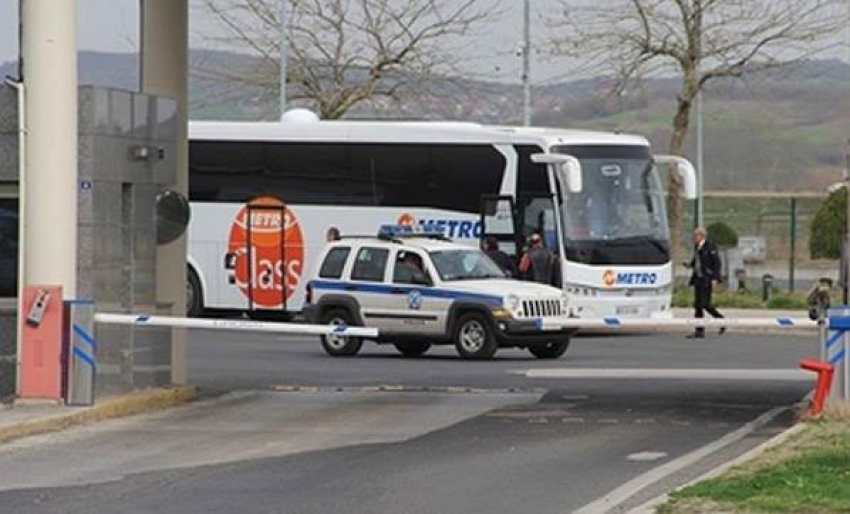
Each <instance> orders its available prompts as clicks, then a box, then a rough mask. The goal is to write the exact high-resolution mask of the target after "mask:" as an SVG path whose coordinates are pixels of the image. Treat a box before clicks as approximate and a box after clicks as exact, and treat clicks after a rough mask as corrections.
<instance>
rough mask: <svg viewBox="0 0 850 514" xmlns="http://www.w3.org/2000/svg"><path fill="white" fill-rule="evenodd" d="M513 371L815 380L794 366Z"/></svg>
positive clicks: (588, 375)
mask: <svg viewBox="0 0 850 514" xmlns="http://www.w3.org/2000/svg"><path fill="white" fill-rule="evenodd" d="M513 373H517V374H520V375H525V376H526V377H527V378H605V379H651V380H657V379H677V380H789V381H807V382H813V381H814V378H813V377H812V374H811V373H807V372H805V371H803V370H799V369H794V368H788V369H782V368H779V369H765V368H762V369H729V368H720V369H711V368H533V369H526V370H517V371H513Z"/></svg>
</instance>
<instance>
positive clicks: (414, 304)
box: [407, 290, 422, 310]
mask: <svg viewBox="0 0 850 514" xmlns="http://www.w3.org/2000/svg"><path fill="white" fill-rule="evenodd" d="M407 306H408V307H410V308H411V309H413V310H419V308H420V307H422V293H420V292H419V291H415V290H414V291H411V292H410V293H408V295H407Z"/></svg>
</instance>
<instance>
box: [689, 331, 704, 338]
mask: <svg viewBox="0 0 850 514" xmlns="http://www.w3.org/2000/svg"><path fill="white" fill-rule="evenodd" d="M685 339H705V334H703V333H702V332H694V333H693V334H690V335H687V336H685Z"/></svg>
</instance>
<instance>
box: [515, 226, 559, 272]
mask: <svg viewBox="0 0 850 514" xmlns="http://www.w3.org/2000/svg"><path fill="white" fill-rule="evenodd" d="M529 243H530V248H529V249H528V250H527V251H526V252H525V254H524V255H523V256H522V259H520V261H519V272H520V273H521V274H522V276H523V277H525V278H526V279H528V280H532V281H534V282H539V283H541V284H548V285H552V283H553V279H554V272H555V255H554V254H553V253H552V252H551V251H550V250H549V249H548V248H546V246H544V245H543V237H542V236H541V235H540V234H539V233H537V232H535V233H533V234H531V237H530V238H529Z"/></svg>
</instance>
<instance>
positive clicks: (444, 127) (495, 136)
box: [189, 121, 649, 148]
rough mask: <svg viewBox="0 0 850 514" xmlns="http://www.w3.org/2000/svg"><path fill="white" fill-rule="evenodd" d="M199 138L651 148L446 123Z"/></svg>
mask: <svg viewBox="0 0 850 514" xmlns="http://www.w3.org/2000/svg"><path fill="white" fill-rule="evenodd" d="M189 138H190V139H192V140H198V141H301V142H319V141H322V142H326V141H330V142H361V143H437V142H442V143H459V144H460V143H467V144H476V143H478V144H536V145H539V146H542V147H544V148H548V147H550V146H554V145H629V146H649V142H648V141H647V140H646V138H644V137H642V136H635V135H627V134H616V133H611V132H594V131H588V130H573V129H560V128H540V127H510V126H497V125H481V124H478V123H467V122H446V121H433V122H423V121H318V122H313V123H281V122H221V121H193V122H190V123H189Z"/></svg>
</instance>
